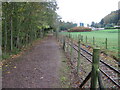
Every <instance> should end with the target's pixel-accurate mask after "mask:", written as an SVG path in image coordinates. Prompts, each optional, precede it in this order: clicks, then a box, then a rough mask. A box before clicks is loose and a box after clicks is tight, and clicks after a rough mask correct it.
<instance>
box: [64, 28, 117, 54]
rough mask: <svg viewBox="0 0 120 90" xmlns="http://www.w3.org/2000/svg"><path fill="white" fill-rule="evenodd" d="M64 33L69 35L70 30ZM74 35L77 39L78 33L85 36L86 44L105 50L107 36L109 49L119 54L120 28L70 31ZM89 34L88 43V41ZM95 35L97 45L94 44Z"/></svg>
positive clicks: (84, 41)
mask: <svg viewBox="0 0 120 90" xmlns="http://www.w3.org/2000/svg"><path fill="white" fill-rule="evenodd" d="M63 34H65V35H68V34H69V33H68V32H63ZM70 34H71V35H72V37H73V38H74V39H75V40H78V37H77V36H78V35H82V36H83V43H84V44H86V45H90V46H93V47H96V46H97V47H100V48H101V49H103V50H106V49H105V46H106V44H105V40H106V38H107V40H108V41H107V43H108V45H107V51H110V53H112V54H114V56H117V55H118V53H117V52H118V29H106V30H99V31H91V32H70ZM86 36H87V43H86ZM93 37H94V38H95V45H93Z"/></svg>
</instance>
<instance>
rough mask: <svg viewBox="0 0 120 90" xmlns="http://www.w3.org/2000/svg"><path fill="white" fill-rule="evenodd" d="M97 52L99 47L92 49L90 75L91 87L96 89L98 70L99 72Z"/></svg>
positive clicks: (93, 89)
mask: <svg viewBox="0 0 120 90" xmlns="http://www.w3.org/2000/svg"><path fill="white" fill-rule="evenodd" d="M99 53H100V49H99V48H96V49H93V59H92V75H91V89H92V90H96V89H97V81H98V72H99V62H100V61H99Z"/></svg>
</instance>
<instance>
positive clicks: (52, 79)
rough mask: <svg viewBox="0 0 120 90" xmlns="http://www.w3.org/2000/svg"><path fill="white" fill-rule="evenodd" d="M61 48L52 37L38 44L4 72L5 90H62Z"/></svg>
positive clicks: (3, 83)
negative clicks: (44, 89) (15, 89)
mask: <svg viewBox="0 0 120 90" xmlns="http://www.w3.org/2000/svg"><path fill="white" fill-rule="evenodd" d="M59 48H60V47H59V45H58V43H57V42H56V40H55V38H54V37H53V36H52V35H49V36H48V37H47V38H45V39H44V40H43V41H41V42H38V43H37V44H36V45H35V46H33V47H32V48H31V49H30V50H29V51H26V52H25V53H24V54H23V55H22V56H20V57H19V58H16V60H14V62H12V63H11V65H10V66H8V69H7V70H5V71H3V75H2V77H3V79H2V80H3V82H2V86H3V88H60V80H59V70H60V67H61V61H62V58H63V57H62V53H61V51H60V49H59ZM6 66H7V65H4V66H3V70H4V68H6Z"/></svg>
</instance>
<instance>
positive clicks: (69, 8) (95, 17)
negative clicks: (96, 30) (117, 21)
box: [57, 0, 120, 24]
mask: <svg viewBox="0 0 120 90" xmlns="http://www.w3.org/2000/svg"><path fill="white" fill-rule="evenodd" d="M119 1H120V0H57V3H58V7H59V10H58V11H57V13H58V14H59V15H60V16H61V17H62V20H64V21H72V22H76V23H80V22H83V23H86V24H87V23H88V24H91V22H92V21H95V22H99V21H100V20H101V19H102V18H103V17H105V16H106V15H107V14H109V13H110V12H111V11H115V10H117V9H118V2H119Z"/></svg>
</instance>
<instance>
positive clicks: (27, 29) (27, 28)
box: [2, 1, 58, 53]
mask: <svg viewBox="0 0 120 90" xmlns="http://www.w3.org/2000/svg"><path fill="white" fill-rule="evenodd" d="M57 8H58V7H57V3H56V1H54V2H40V3H38V2H9V3H8V2H3V3H2V51H3V53H14V52H16V51H18V50H20V49H21V48H22V47H24V46H26V45H28V44H29V43H31V42H32V41H34V40H36V39H37V38H41V37H43V35H44V33H45V32H46V31H48V30H51V29H55V21H56V20H57V16H58V15H57V13H56V12H55V11H56V10H57Z"/></svg>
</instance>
